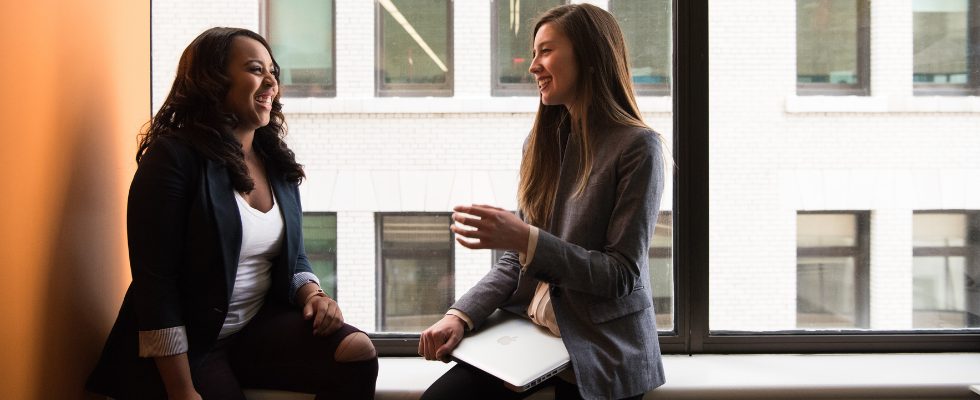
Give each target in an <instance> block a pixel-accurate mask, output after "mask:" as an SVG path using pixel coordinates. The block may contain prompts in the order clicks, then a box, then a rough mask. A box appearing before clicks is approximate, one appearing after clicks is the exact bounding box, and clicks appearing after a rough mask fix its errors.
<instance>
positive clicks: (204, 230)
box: [86, 137, 312, 399]
mask: <svg viewBox="0 0 980 400" xmlns="http://www.w3.org/2000/svg"><path fill="white" fill-rule="evenodd" d="M265 164H266V173H267V175H268V177H269V180H270V181H271V183H272V188H273V191H274V193H275V199H276V201H277V202H278V203H279V209H280V212H281V213H282V216H283V220H284V230H285V235H284V242H283V245H282V251H281V252H280V254H279V257H278V258H277V259H276V260H275V261H274V262H273V265H272V286H271V287H270V289H269V293H268V294H267V296H266V301H267V302H279V303H283V304H292V299H290V298H289V293H290V289H291V285H292V278H293V275H294V274H296V273H298V272H304V271H305V272H312V268H311V267H310V262H309V260H308V259H307V258H306V252H305V251H304V249H303V230H302V207H301V205H300V198H299V190H298V187H297V185H294V184H291V183H289V182H287V181H286V180H285V178H284V176H283V174H282V173H281V172H279V170H278V169H277V168H276V166H275V165H273V163H271V162H266V163H265ZM233 190H234V189H233V188H232V185H231V181H230V180H229V178H228V173H227V171H226V169H225V167H224V166H223V165H221V164H219V163H216V162H213V161H211V160H208V159H207V158H204V157H202V156H200V155H199V154H198V153H197V152H196V151H195V150H194V149H193V148H191V147H190V145H188V144H187V143H186V142H184V141H183V140H181V139H179V138H173V137H164V138H159V139H157V140H155V141H154V142H153V143H152V144H151V145H150V146H149V147H148V148H147V149H146V151H145V153H144V154H143V157H142V158H141V160H140V164H139V168H138V169H137V171H136V175H135V176H134V177H133V183H132V185H131V186H130V188H129V205H128V209H127V232H128V238H129V260H130V268H131V269H132V273H133V282H132V283H131V284H130V285H129V290H127V292H126V297H125V299H124V300H123V304H122V307H121V309H120V310H119V316H118V317H117V318H116V323H115V325H113V327H112V331H111V332H110V333H109V338H108V340H107V341H106V344H105V348H104V349H103V351H102V356H101V358H100V360H99V363H98V365H97V366H96V368H95V371H93V372H92V375H91V376H90V377H89V381H88V383H87V384H86V389H87V390H90V391H92V392H96V393H101V394H105V395H107V396H111V397H114V398H116V399H123V398H140V399H143V398H164V399H165V398H166V390H165V388H164V386H163V381H162V380H161V378H160V374H159V373H158V372H157V368H156V364H155V362H154V360H153V359H152V358H141V357H139V331H154V330H159V329H166V328H172V327H177V326H184V327H185V330H186V334H187V344H188V351H187V357H188V360H189V362H190V368H191V373H193V372H195V371H196V370H197V369H198V368H199V367H200V366H201V365H202V363H203V362H204V359H205V358H206V357H207V355H208V353H209V352H210V351H211V348H212V347H213V346H214V343H215V341H216V340H217V337H218V333H219V332H220V330H221V325H222V324H223V323H224V320H225V315H226V314H227V312H228V304H229V299H230V298H231V291H232V289H233V288H234V282H235V276H236V273H237V270H238V257H239V253H240V251H241V246H242V222H241V215H239V211H238V205H237V203H236V200H235V194H234V192H233ZM123 382H132V383H135V384H124V383H123Z"/></svg>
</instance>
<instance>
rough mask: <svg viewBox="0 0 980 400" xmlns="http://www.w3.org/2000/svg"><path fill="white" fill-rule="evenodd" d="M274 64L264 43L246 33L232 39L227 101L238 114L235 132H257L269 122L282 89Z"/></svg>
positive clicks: (226, 71) (227, 67) (231, 109)
mask: <svg viewBox="0 0 980 400" xmlns="http://www.w3.org/2000/svg"><path fill="white" fill-rule="evenodd" d="M272 68H273V65H272V56H271V55H269V51H268V50H266V48H265V46H263V45H262V43H259V41H257V40H255V39H252V38H249V37H245V36H238V37H235V38H234V39H233V40H232V43H231V49H230V51H229V53H228V64H227V65H226V66H225V74H226V75H228V78H229V79H230V81H231V86H230V87H229V88H228V94H227V95H225V104H224V105H225V109H226V110H228V111H229V112H231V113H233V114H235V116H236V117H237V118H238V126H237V127H236V128H235V132H236V133H239V132H241V133H246V132H254V131H255V130H256V129H258V128H261V127H263V126H266V125H268V124H269V113H270V112H271V111H272V100H273V99H275V98H276V94H277V93H278V92H279V85H278V82H277V81H276V77H275V76H274V75H273V74H272Z"/></svg>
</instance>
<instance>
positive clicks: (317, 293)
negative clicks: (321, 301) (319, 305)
mask: <svg viewBox="0 0 980 400" xmlns="http://www.w3.org/2000/svg"><path fill="white" fill-rule="evenodd" d="M313 296H321V297H326V298H328V299H329V298H330V296H327V294H326V293H324V291H323V289H317V290H316V291H315V292H313V293H310V294H309V295H308V296H306V300H304V301H303V306H304V307H306V304H307V303H309V302H310V299H312V298H313Z"/></svg>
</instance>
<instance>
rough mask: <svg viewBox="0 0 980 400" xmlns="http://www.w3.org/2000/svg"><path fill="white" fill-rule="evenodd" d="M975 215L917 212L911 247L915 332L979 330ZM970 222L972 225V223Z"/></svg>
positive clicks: (979, 281)
mask: <svg viewBox="0 0 980 400" xmlns="http://www.w3.org/2000/svg"><path fill="white" fill-rule="evenodd" d="M975 215H976V213H956V214H952V213H950V214H945V213H916V214H914V217H913V227H912V232H913V235H912V244H913V246H915V247H914V248H915V251H914V257H913V259H912V289H913V296H912V309H913V320H912V325H913V327H914V328H916V329H948V328H966V327H978V326H980V293H978V289H980V287H978V283H980V279H978V278H980V266H978V258H980V257H978V254H977V243H976V242H977V238H975V237H973V238H971V237H970V235H969V234H968V232H969V230H970V229H973V230H974V231H977V229H978V227H977V226H976V221H977V219H976V216H975ZM971 219H973V222H972V224H971Z"/></svg>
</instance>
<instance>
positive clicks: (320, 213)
mask: <svg viewBox="0 0 980 400" xmlns="http://www.w3.org/2000/svg"><path fill="white" fill-rule="evenodd" d="M308 216H311V217H329V216H333V217H334V219H335V220H338V221H339V219H337V218H338V217H337V212H336V211H303V218H304V219H303V220H304V221H305V220H306V217H308ZM300 229H302V227H300ZM337 231H338V232H339V231H340V227H339V226H338V227H337ZM334 234H335V235H336V234H337V232H335V233H334ZM339 238H340V237H339V235H338V239H339ZM303 241H304V243H303V251H306V243H305V241H306V237H305V236H304V237H303ZM338 247H339V246H338ZM306 258H307V259H309V258H310V253H309V252H306ZM333 272H334V279H333V287H332V289H333V291H332V292H330V293H333V294H334V296H336V295H337V281H338V279H337V249H336V248H335V249H334V252H333ZM314 275H315V274H314ZM319 278H320V277H319V276H318V277H317V279H319ZM321 289H322V287H321ZM336 297H339V296H336Z"/></svg>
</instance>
